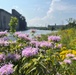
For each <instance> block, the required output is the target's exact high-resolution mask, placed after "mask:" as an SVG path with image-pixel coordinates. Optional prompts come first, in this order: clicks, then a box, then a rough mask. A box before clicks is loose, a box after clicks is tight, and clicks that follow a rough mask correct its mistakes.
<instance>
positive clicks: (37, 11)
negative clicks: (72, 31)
mask: <svg viewBox="0 0 76 75" xmlns="http://www.w3.org/2000/svg"><path fill="white" fill-rule="evenodd" d="M0 8H2V9H5V10H6V11H8V12H10V13H11V9H16V10H17V11H18V12H20V13H21V14H22V15H23V16H25V18H26V21H27V25H28V26H47V25H48V24H50V25H54V24H55V23H56V24H60V25H61V24H65V23H67V21H66V19H69V18H74V19H76V0H0Z"/></svg>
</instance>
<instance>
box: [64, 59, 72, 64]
mask: <svg viewBox="0 0 76 75" xmlns="http://www.w3.org/2000/svg"><path fill="white" fill-rule="evenodd" d="M63 62H64V63H66V64H71V63H72V62H71V60H70V59H65V60H64V61H63Z"/></svg>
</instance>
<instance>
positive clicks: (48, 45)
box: [40, 41, 53, 47]
mask: <svg viewBox="0 0 76 75" xmlns="http://www.w3.org/2000/svg"><path fill="white" fill-rule="evenodd" d="M40 47H53V44H52V43H50V42H48V41H42V42H40Z"/></svg>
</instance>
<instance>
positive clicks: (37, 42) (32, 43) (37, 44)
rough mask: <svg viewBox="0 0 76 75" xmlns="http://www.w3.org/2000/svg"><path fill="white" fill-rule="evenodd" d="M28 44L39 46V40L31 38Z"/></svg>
mask: <svg viewBox="0 0 76 75" xmlns="http://www.w3.org/2000/svg"><path fill="white" fill-rule="evenodd" d="M30 44H31V45H33V46H35V47H39V45H40V42H39V41H33V40H32V41H31V42H30Z"/></svg>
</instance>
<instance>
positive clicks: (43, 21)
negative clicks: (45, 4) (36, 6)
mask: <svg viewBox="0 0 76 75" xmlns="http://www.w3.org/2000/svg"><path fill="white" fill-rule="evenodd" d="M59 1H61V0H52V2H51V4H50V7H49V10H48V11H47V13H46V15H45V16H44V17H42V18H40V17H36V18H33V19H31V20H29V21H28V25H29V26H45V25H47V24H50V23H51V19H53V11H54V5H55V3H56V2H59Z"/></svg>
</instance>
